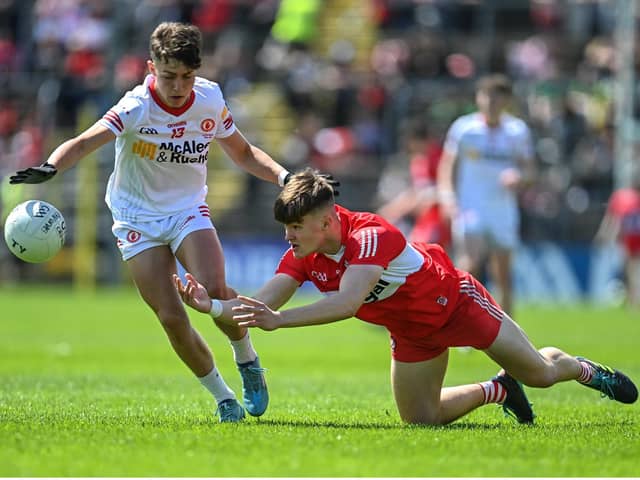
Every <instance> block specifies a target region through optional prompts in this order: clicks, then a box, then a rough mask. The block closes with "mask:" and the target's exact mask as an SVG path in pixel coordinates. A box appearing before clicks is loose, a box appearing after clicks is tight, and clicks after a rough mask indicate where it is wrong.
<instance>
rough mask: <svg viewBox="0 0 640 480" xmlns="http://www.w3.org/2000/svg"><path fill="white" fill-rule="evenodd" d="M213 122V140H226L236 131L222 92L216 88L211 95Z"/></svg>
mask: <svg viewBox="0 0 640 480" xmlns="http://www.w3.org/2000/svg"><path fill="white" fill-rule="evenodd" d="M212 101H213V108H214V112H215V113H214V115H215V117H214V120H215V122H216V133H215V138H226V137H228V136H229V135H231V134H232V133H233V132H235V131H236V125H235V123H234V122H233V116H232V115H231V111H230V110H229V107H228V106H227V103H226V102H225V100H224V96H223V95H222V91H221V90H220V88H219V87H217V86H216V88H215V91H214V94H213V99H212Z"/></svg>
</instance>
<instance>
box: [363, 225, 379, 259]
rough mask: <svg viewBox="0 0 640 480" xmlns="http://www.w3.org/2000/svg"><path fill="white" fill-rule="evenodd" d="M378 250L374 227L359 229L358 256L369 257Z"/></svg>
mask: <svg viewBox="0 0 640 480" xmlns="http://www.w3.org/2000/svg"><path fill="white" fill-rule="evenodd" d="M377 252H378V231H377V230H376V229H375V228H366V229H364V230H360V255H358V258H369V257H373V256H375V255H376V253H377Z"/></svg>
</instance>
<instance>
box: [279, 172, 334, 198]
mask: <svg viewBox="0 0 640 480" xmlns="http://www.w3.org/2000/svg"><path fill="white" fill-rule="evenodd" d="M291 175H292V173H291V172H289V173H287V176H286V177H284V184H285V185H286V184H287V183H289V180H291ZM320 176H321V177H324V178H326V179H327V182H328V183H329V185H331V188H333V196H334V197H337V196H338V195H340V192H339V191H338V187H339V186H340V182H339V181H338V180H336V179H335V178H333V175H331V174H330V173H321V174H320Z"/></svg>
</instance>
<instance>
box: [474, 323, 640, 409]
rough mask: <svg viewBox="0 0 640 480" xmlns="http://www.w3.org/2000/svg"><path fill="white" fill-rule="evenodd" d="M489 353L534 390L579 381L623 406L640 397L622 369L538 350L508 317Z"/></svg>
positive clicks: (552, 349) (552, 351) (546, 350)
mask: <svg viewBox="0 0 640 480" xmlns="http://www.w3.org/2000/svg"><path fill="white" fill-rule="evenodd" d="M485 352H486V353H487V355H489V357H491V358H492V359H493V360H494V361H495V362H496V363H498V365H500V366H501V367H502V368H503V369H504V370H506V372H507V373H508V374H509V375H511V376H513V377H515V378H516V379H517V380H519V381H521V382H522V383H524V384H525V385H528V386H531V387H541V388H545V387H550V386H552V385H555V384H556V383H558V382H564V381H567V380H577V381H578V382H580V383H581V384H583V385H585V386H587V387H589V388H593V389H596V390H599V391H600V392H601V393H603V394H605V395H607V396H608V397H609V398H610V399H612V400H617V401H619V402H622V403H634V402H635V401H636V400H637V398H638V390H637V388H636V386H635V385H634V384H633V382H632V381H631V380H630V379H629V378H628V377H627V376H626V375H624V374H623V373H622V372H620V371H618V370H614V369H612V368H610V367H607V366H606V365H601V364H598V363H596V362H592V361H590V360H587V359H585V358H582V357H573V356H571V355H569V354H567V353H565V352H563V351H562V350H560V349H558V348H556V347H544V348H541V349H540V350H536V349H535V347H534V346H533V345H532V344H531V342H530V341H529V339H528V338H527V335H526V334H525V333H524V331H523V330H522V329H521V328H520V327H519V326H518V325H517V324H516V323H515V322H514V321H513V320H512V319H511V318H510V317H509V316H505V317H504V319H503V321H502V325H501V327H500V331H499V333H498V336H497V337H496V339H495V340H494V342H493V343H492V344H491V346H490V347H489V348H488V349H487V350H485Z"/></svg>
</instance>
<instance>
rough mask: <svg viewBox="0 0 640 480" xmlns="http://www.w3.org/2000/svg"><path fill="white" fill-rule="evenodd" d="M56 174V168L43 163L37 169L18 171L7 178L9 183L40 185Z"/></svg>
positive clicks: (30, 168)
mask: <svg viewBox="0 0 640 480" xmlns="http://www.w3.org/2000/svg"><path fill="white" fill-rule="evenodd" d="M56 173H58V170H57V169H56V167H54V166H53V165H51V164H49V163H46V162H45V163H43V164H42V165H40V166H39V167H29V168H27V169H25V170H18V171H17V172H16V173H15V174H13V175H11V176H10V177H9V183H11V184H16V183H42V182H46V181H47V180H51V179H52V178H53V177H54V176H55V174H56Z"/></svg>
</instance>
